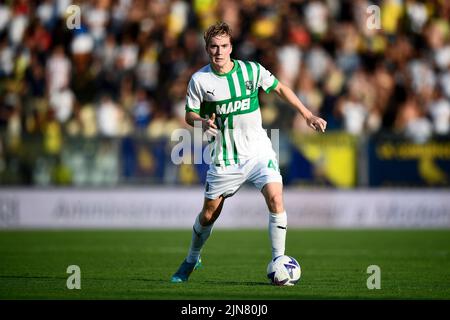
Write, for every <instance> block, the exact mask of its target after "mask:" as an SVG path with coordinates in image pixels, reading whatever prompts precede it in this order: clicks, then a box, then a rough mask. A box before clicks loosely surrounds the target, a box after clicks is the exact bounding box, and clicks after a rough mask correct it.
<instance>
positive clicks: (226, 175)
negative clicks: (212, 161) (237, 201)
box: [205, 165, 246, 199]
mask: <svg viewBox="0 0 450 320" xmlns="http://www.w3.org/2000/svg"><path fill="white" fill-rule="evenodd" d="M245 179H246V175H245V171H244V170H243V169H242V168H241V167H240V166H238V165H232V166H228V167H214V166H212V167H210V169H209V170H208V172H207V174H206V186H205V198H208V199H218V198H219V197H223V198H228V197H231V196H232V195H234V194H235V193H236V192H237V191H238V190H239V188H240V187H241V186H242V184H243V183H244V182H245Z"/></svg>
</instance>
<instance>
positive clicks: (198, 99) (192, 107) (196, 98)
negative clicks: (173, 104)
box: [185, 78, 203, 113]
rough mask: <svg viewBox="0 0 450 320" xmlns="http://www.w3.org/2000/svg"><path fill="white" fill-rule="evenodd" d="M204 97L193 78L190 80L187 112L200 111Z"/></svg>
mask: <svg viewBox="0 0 450 320" xmlns="http://www.w3.org/2000/svg"><path fill="white" fill-rule="evenodd" d="M202 101H203V98H202V95H201V93H200V90H199V88H198V86H197V84H196V82H195V80H194V79H193V78H191V80H190V81H189V84H188V88H187V94H186V108H185V110H186V112H191V111H192V112H195V113H200V105H201V104H202Z"/></svg>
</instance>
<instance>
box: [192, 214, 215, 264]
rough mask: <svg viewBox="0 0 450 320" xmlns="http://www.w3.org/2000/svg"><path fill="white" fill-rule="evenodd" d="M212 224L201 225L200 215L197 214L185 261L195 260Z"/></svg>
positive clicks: (209, 232) (210, 230)
mask: <svg viewBox="0 0 450 320" xmlns="http://www.w3.org/2000/svg"><path fill="white" fill-rule="evenodd" d="M213 225H214V224H211V225H209V226H202V225H201V224H200V215H198V216H197V218H196V219H195V223H194V226H193V230H192V241H191V247H190V248H189V253H188V256H187V258H186V260H187V262H189V263H194V262H197V260H198V257H199V256H200V251H201V250H202V247H203V245H204V244H205V242H206V240H207V239H208V238H209V236H210V234H211V232H212V228H213Z"/></svg>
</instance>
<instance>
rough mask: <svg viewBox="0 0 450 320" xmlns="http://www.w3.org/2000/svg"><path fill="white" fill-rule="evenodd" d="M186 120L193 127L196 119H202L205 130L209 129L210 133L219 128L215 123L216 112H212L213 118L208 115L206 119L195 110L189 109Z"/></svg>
mask: <svg viewBox="0 0 450 320" xmlns="http://www.w3.org/2000/svg"><path fill="white" fill-rule="evenodd" d="M185 120H186V122H187V123H188V124H189V125H190V126H192V127H194V126H195V121H200V122H201V124H202V129H203V131H204V132H208V131H209V132H210V133H215V132H214V130H216V129H217V126H216V125H215V124H214V121H215V120H216V114H215V113H213V114H212V116H211V118H209V117H208V116H207V118H206V119H204V118H202V117H200V115H199V114H198V113H195V112H193V111H187V112H186V116H185Z"/></svg>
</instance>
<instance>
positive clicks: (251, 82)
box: [186, 59, 278, 166]
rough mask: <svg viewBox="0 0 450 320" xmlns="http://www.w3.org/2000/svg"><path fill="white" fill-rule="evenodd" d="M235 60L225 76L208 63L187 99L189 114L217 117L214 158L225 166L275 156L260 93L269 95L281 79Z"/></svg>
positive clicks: (197, 75)
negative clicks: (255, 158) (264, 125)
mask: <svg viewBox="0 0 450 320" xmlns="http://www.w3.org/2000/svg"><path fill="white" fill-rule="evenodd" d="M232 61H233V62H234V67H233V69H232V70H231V71H230V72H228V73H226V74H218V73H216V72H215V71H214V69H213V68H212V67H211V65H209V64H208V65H206V66H204V67H203V68H201V69H200V70H198V71H197V72H195V73H194V74H193V75H192V77H191V80H190V81H189V85H188V89H187V97H186V101H187V102H186V112H190V111H192V112H195V113H198V114H200V116H201V117H203V118H206V116H211V115H212V114H213V113H215V114H216V125H217V127H218V128H219V131H220V134H219V135H217V136H216V137H215V138H214V139H212V140H211V141H210V142H211V144H210V148H211V159H212V161H213V163H214V164H217V165H225V166H228V165H231V164H237V163H240V162H242V161H243V160H245V159H249V158H252V157H255V156H257V155H262V154H268V155H273V154H275V152H274V151H273V149H272V143H271V141H270V139H269V137H268V136H267V133H266V131H265V130H264V129H263V127H262V120H261V111H260V110H259V101H258V90H259V88H260V87H261V88H263V90H264V91H265V92H266V93H269V92H270V91H271V90H272V89H274V88H275V87H276V86H277V84H278V80H277V79H276V78H275V77H274V76H273V75H272V74H271V73H270V72H269V71H267V70H266V69H265V68H264V67H263V66H261V65H260V64H259V63H257V62H251V61H241V60H234V59H233V60H232Z"/></svg>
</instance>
